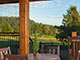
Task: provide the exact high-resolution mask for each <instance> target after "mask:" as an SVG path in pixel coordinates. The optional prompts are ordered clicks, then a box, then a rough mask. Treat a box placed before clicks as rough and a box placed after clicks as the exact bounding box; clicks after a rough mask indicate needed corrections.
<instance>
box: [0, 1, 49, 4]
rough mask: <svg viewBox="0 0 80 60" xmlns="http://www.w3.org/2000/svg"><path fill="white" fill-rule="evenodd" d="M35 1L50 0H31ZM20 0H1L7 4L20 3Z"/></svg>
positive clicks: (1, 2) (0, 2)
mask: <svg viewBox="0 0 80 60" xmlns="http://www.w3.org/2000/svg"><path fill="white" fill-rule="evenodd" d="M34 1H48V0H30V2H34ZM18 2H19V0H0V4H7V3H18Z"/></svg>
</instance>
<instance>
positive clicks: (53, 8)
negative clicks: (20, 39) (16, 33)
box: [0, 0, 80, 26]
mask: <svg viewBox="0 0 80 60" xmlns="http://www.w3.org/2000/svg"><path fill="white" fill-rule="evenodd" d="M71 5H72V6H77V9H78V11H79V10H80V0H52V1H43V2H42V1H41V2H40V1H39V2H30V9H29V13H30V14H29V18H30V19H31V20H34V21H35V22H38V23H43V24H49V25H57V26H60V25H62V20H63V14H66V13H67V11H66V10H67V9H68V8H69V7H70V6H71ZM0 16H9V17H10V16H16V17H17V16H19V3H16V4H2V5H0Z"/></svg>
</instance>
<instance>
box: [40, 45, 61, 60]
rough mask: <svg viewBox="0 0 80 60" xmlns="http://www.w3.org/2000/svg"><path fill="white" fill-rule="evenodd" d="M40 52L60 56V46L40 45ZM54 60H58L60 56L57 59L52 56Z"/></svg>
mask: <svg viewBox="0 0 80 60" xmlns="http://www.w3.org/2000/svg"><path fill="white" fill-rule="evenodd" d="M41 53H42V54H43V53H49V54H53V56H54V55H57V56H58V57H59V56H60V46H57V47H55V46H42V48H41ZM54 60H60V57H59V58H58V59H56V58H54Z"/></svg>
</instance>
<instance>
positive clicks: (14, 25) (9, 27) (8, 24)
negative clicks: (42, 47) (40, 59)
mask: <svg viewBox="0 0 80 60" xmlns="http://www.w3.org/2000/svg"><path fill="white" fill-rule="evenodd" d="M0 32H19V17H2V16H1V17H0ZM35 32H36V33H37V35H40V36H41V35H55V34H56V33H58V30H57V29H56V27H55V26H53V25H48V24H42V23H36V22H35V21H33V20H31V19H30V35H34V34H35Z"/></svg>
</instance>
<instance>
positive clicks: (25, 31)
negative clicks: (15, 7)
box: [19, 0, 29, 54]
mask: <svg viewBox="0 0 80 60" xmlns="http://www.w3.org/2000/svg"><path fill="white" fill-rule="evenodd" d="M19 10H20V11H19V17H20V18H19V22H20V23H19V24H20V27H19V28H20V29H19V30H20V31H19V40H20V45H19V46H20V54H29V0H19Z"/></svg>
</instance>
